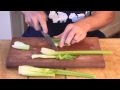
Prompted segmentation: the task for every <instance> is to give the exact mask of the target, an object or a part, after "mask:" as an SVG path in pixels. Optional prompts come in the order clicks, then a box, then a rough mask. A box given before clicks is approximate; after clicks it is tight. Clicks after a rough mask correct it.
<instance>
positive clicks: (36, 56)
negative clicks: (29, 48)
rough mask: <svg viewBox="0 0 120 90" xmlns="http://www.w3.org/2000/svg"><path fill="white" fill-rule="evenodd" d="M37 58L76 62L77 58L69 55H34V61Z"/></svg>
mask: <svg viewBox="0 0 120 90" xmlns="http://www.w3.org/2000/svg"><path fill="white" fill-rule="evenodd" d="M35 58H55V59H58V60H74V59H75V58H76V56H72V55H69V54H65V55H57V56H54V55H52V56H50V55H43V54H33V55H32V59H35Z"/></svg>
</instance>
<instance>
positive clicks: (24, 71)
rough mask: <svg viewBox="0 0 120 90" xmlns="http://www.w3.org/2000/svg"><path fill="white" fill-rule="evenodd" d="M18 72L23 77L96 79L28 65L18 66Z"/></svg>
mask: <svg viewBox="0 0 120 90" xmlns="http://www.w3.org/2000/svg"><path fill="white" fill-rule="evenodd" d="M18 71H19V73H18V74H20V75H24V76H55V74H56V75H69V76H80V77H85V78H91V79H95V78H96V76H95V75H94V74H88V73H80V72H73V71H68V70H62V69H49V68H37V67H33V66H29V65H22V66H19V69H18Z"/></svg>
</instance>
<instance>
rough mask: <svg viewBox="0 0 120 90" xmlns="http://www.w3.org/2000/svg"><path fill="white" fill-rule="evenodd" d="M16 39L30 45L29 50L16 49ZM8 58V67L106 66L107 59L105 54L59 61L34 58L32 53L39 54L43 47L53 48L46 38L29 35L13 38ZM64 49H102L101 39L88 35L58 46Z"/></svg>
mask: <svg viewBox="0 0 120 90" xmlns="http://www.w3.org/2000/svg"><path fill="white" fill-rule="evenodd" d="M15 41H22V42H24V43H25V44H29V45H30V50H29V51H23V50H18V49H14V48H12V47H11V46H12V45H13V43H14V42H15ZM11 46H10V49H9V53H8V57H7V60H6V67H7V68H17V67H18V66H20V65H32V66H36V67H44V68H68V67H69V68H73V67H74V68H78V67H79V68H104V67H105V61H104V57H103V55H80V56H78V57H77V58H76V60H73V61H59V60H56V59H42V58H39V59H32V58H31V55H32V54H39V53H40V50H41V48H42V47H47V48H51V46H50V45H49V44H48V43H47V42H46V41H45V38H37V37H34V38H33V37H27V38H23V37H21V38H17V37H15V38H13V39H12V42H11ZM58 49H59V50H60V51H62V50H69V51H73V50H101V48H100V44H99V40H98V38H96V37H87V38H85V39H84V40H83V41H81V42H79V43H76V44H73V45H71V46H65V47H63V48H58Z"/></svg>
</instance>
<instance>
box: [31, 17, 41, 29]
mask: <svg viewBox="0 0 120 90" xmlns="http://www.w3.org/2000/svg"><path fill="white" fill-rule="evenodd" d="M32 23H33V27H34V28H35V30H37V31H38V30H40V24H39V22H38V20H37V17H36V16H33V17H32Z"/></svg>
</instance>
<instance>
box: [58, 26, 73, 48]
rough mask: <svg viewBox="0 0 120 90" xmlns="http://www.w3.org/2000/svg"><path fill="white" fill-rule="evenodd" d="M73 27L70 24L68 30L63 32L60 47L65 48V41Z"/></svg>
mask: <svg viewBox="0 0 120 90" xmlns="http://www.w3.org/2000/svg"><path fill="white" fill-rule="evenodd" d="M72 27H73V25H72V24H69V25H68V26H67V27H66V28H65V31H64V32H63V34H62V37H61V40H60V44H59V46H60V47H63V46H64V44H65V39H66V37H67V35H68V33H69V31H70V30H71V29H72Z"/></svg>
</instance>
